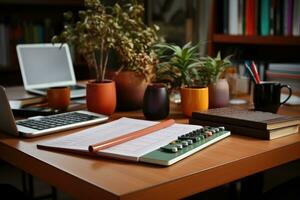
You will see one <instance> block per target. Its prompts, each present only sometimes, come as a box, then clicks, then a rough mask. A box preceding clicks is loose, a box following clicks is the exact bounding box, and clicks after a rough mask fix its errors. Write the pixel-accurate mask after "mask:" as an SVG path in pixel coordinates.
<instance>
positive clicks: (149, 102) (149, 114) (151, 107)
mask: <svg viewBox="0 0 300 200" xmlns="http://www.w3.org/2000/svg"><path fill="white" fill-rule="evenodd" d="M143 113H144V116H145V117H146V119H150V120H159V119H164V118H166V117H167V116H168V115H169V95H168V89H167V87H166V86H165V85H164V84H159V83H154V84H151V85H148V86H147V89H146V91H145V94H144V100H143Z"/></svg>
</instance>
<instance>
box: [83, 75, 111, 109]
mask: <svg viewBox="0 0 300 200" xmlns="http://www.w3.org/2000/svg"><path fill="white" fill-rule="evenodd" d="M86 104H87V109H88V110H89V111H91V112H95V113H100V114H105V115H111V114H113V113H114V111H115V109H116V104H117V98H116V85H115V82H114V81H105V82H103V83H96V82H90V83H88V84H87V88H86Z"/></svg>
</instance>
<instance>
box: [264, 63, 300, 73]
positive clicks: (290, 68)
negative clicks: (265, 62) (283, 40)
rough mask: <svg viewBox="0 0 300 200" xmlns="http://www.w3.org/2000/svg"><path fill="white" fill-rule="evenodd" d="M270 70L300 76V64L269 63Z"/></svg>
mask: <svg viewBox="0 0 300 200" xmlns="http://www.w3.org/2000/svg"><path fill="white" fill-rule="evenodd" d="M268 69H269V70H271V71H274V72H275V71H278V72H285V73H292V74H300V63H269V68H268Z"/></svg>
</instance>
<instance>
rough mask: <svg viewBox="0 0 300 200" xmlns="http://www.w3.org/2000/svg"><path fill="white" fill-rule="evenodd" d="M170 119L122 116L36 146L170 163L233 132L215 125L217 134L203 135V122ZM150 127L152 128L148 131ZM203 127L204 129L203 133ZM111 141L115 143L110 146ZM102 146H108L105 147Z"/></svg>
mask: <svg viewBox="0 0 300 200" xmlns="http://www.w3.org/2000/svg"><path fill="white" fill-rule="evenodd" d="M168 121H172V120H167V121H165V122H167V123H168V125H167V126H162V125H163V123H164V122H161V123H159V122H154V121H147V120H139V119H131V118H126V117H123V118H120V119H118V120H115V121H111V122H109V123H106V124H102V125H99V126H95V127H92V128H89V129H86V130H83V131H79V132H77V133H74V134H70V135H66V136H63V137H59V138H56V139H52V140H49V141H46V142H41V143H39V144H38V145H37V147H38V148H41V149H46V150H55V151H67V152H73V153H79V154H84V155H92V156H95V155H96V156H103V157H109V158H116V159H121V160H128V161H134V162H147V163H153V164H159V165H171V164H173V163H175V162H177V161H179V160H181V159H183V158H185V157H187V156H189V155H191V154H193V153H195V152H197V151H199V150H201V149H203V148H205V147H207V146H208V145H211V144H213V143H215V142H217V141H220V140H222V139H224V138H225V137H227V136H229V135H230V132H229V131H226V130H224V128H222V129H221V128H214V134H213V133H212V132H210V133H211V134H210V135H204V134H206V132H205V130H208V129H202V128H203V127H202V126H199V125H190V124H176V123H174V122H172V123H169V122H168ZM157 126H159V127H158V128H157ZM160 126H162V127H160ZM154 127H155V128H154ZM150 129H151V130H152V131H148V130H150ZM153 129H154V131H153ZM200 129H202V130H203V132H202V133H201V131H200ZM197 130H199V132H198V131H197ZM211 130H212V129H211ZM142 132H146V134H144V133H142ZM133 134H134V136H136V135H138V136H140V137H134V138H133V139H132V140H130V139H131V138H129V139H126V140H125V141H124V142H119V141H120V139H122V140H123V139H124V138H126V137H131V136H132V135H133ZM207 134H208V133H207ZM198 135H199V137H198ZM200 135H201V137H200ZM180 137H184V138H180ZM187 137H188V138H189V141H188V139H186V138H187ZM112 142H114V143H115V144H116V145H114V146H111V145H110V144H111V143H112ZM187 142H188V143H187ZM178 145H179V146H178ZM103 146H106V147H107V148H104V149H103V148H102V147H103ZM91 147H93V148H91Z"/></svg>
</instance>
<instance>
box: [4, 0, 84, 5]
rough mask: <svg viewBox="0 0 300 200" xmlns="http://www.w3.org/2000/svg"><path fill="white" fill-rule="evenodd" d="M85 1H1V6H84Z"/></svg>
mask: <svg viewBox="0 0 300 200" xmlns="http://www.w3.org/2000/svg"><path fill="white" fill-rule="evenodd" d="M83 1H84V0H0V4H5V5H49V6H58V5H63V6H66V5H71V6H82V5H83Z"/></svg>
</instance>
